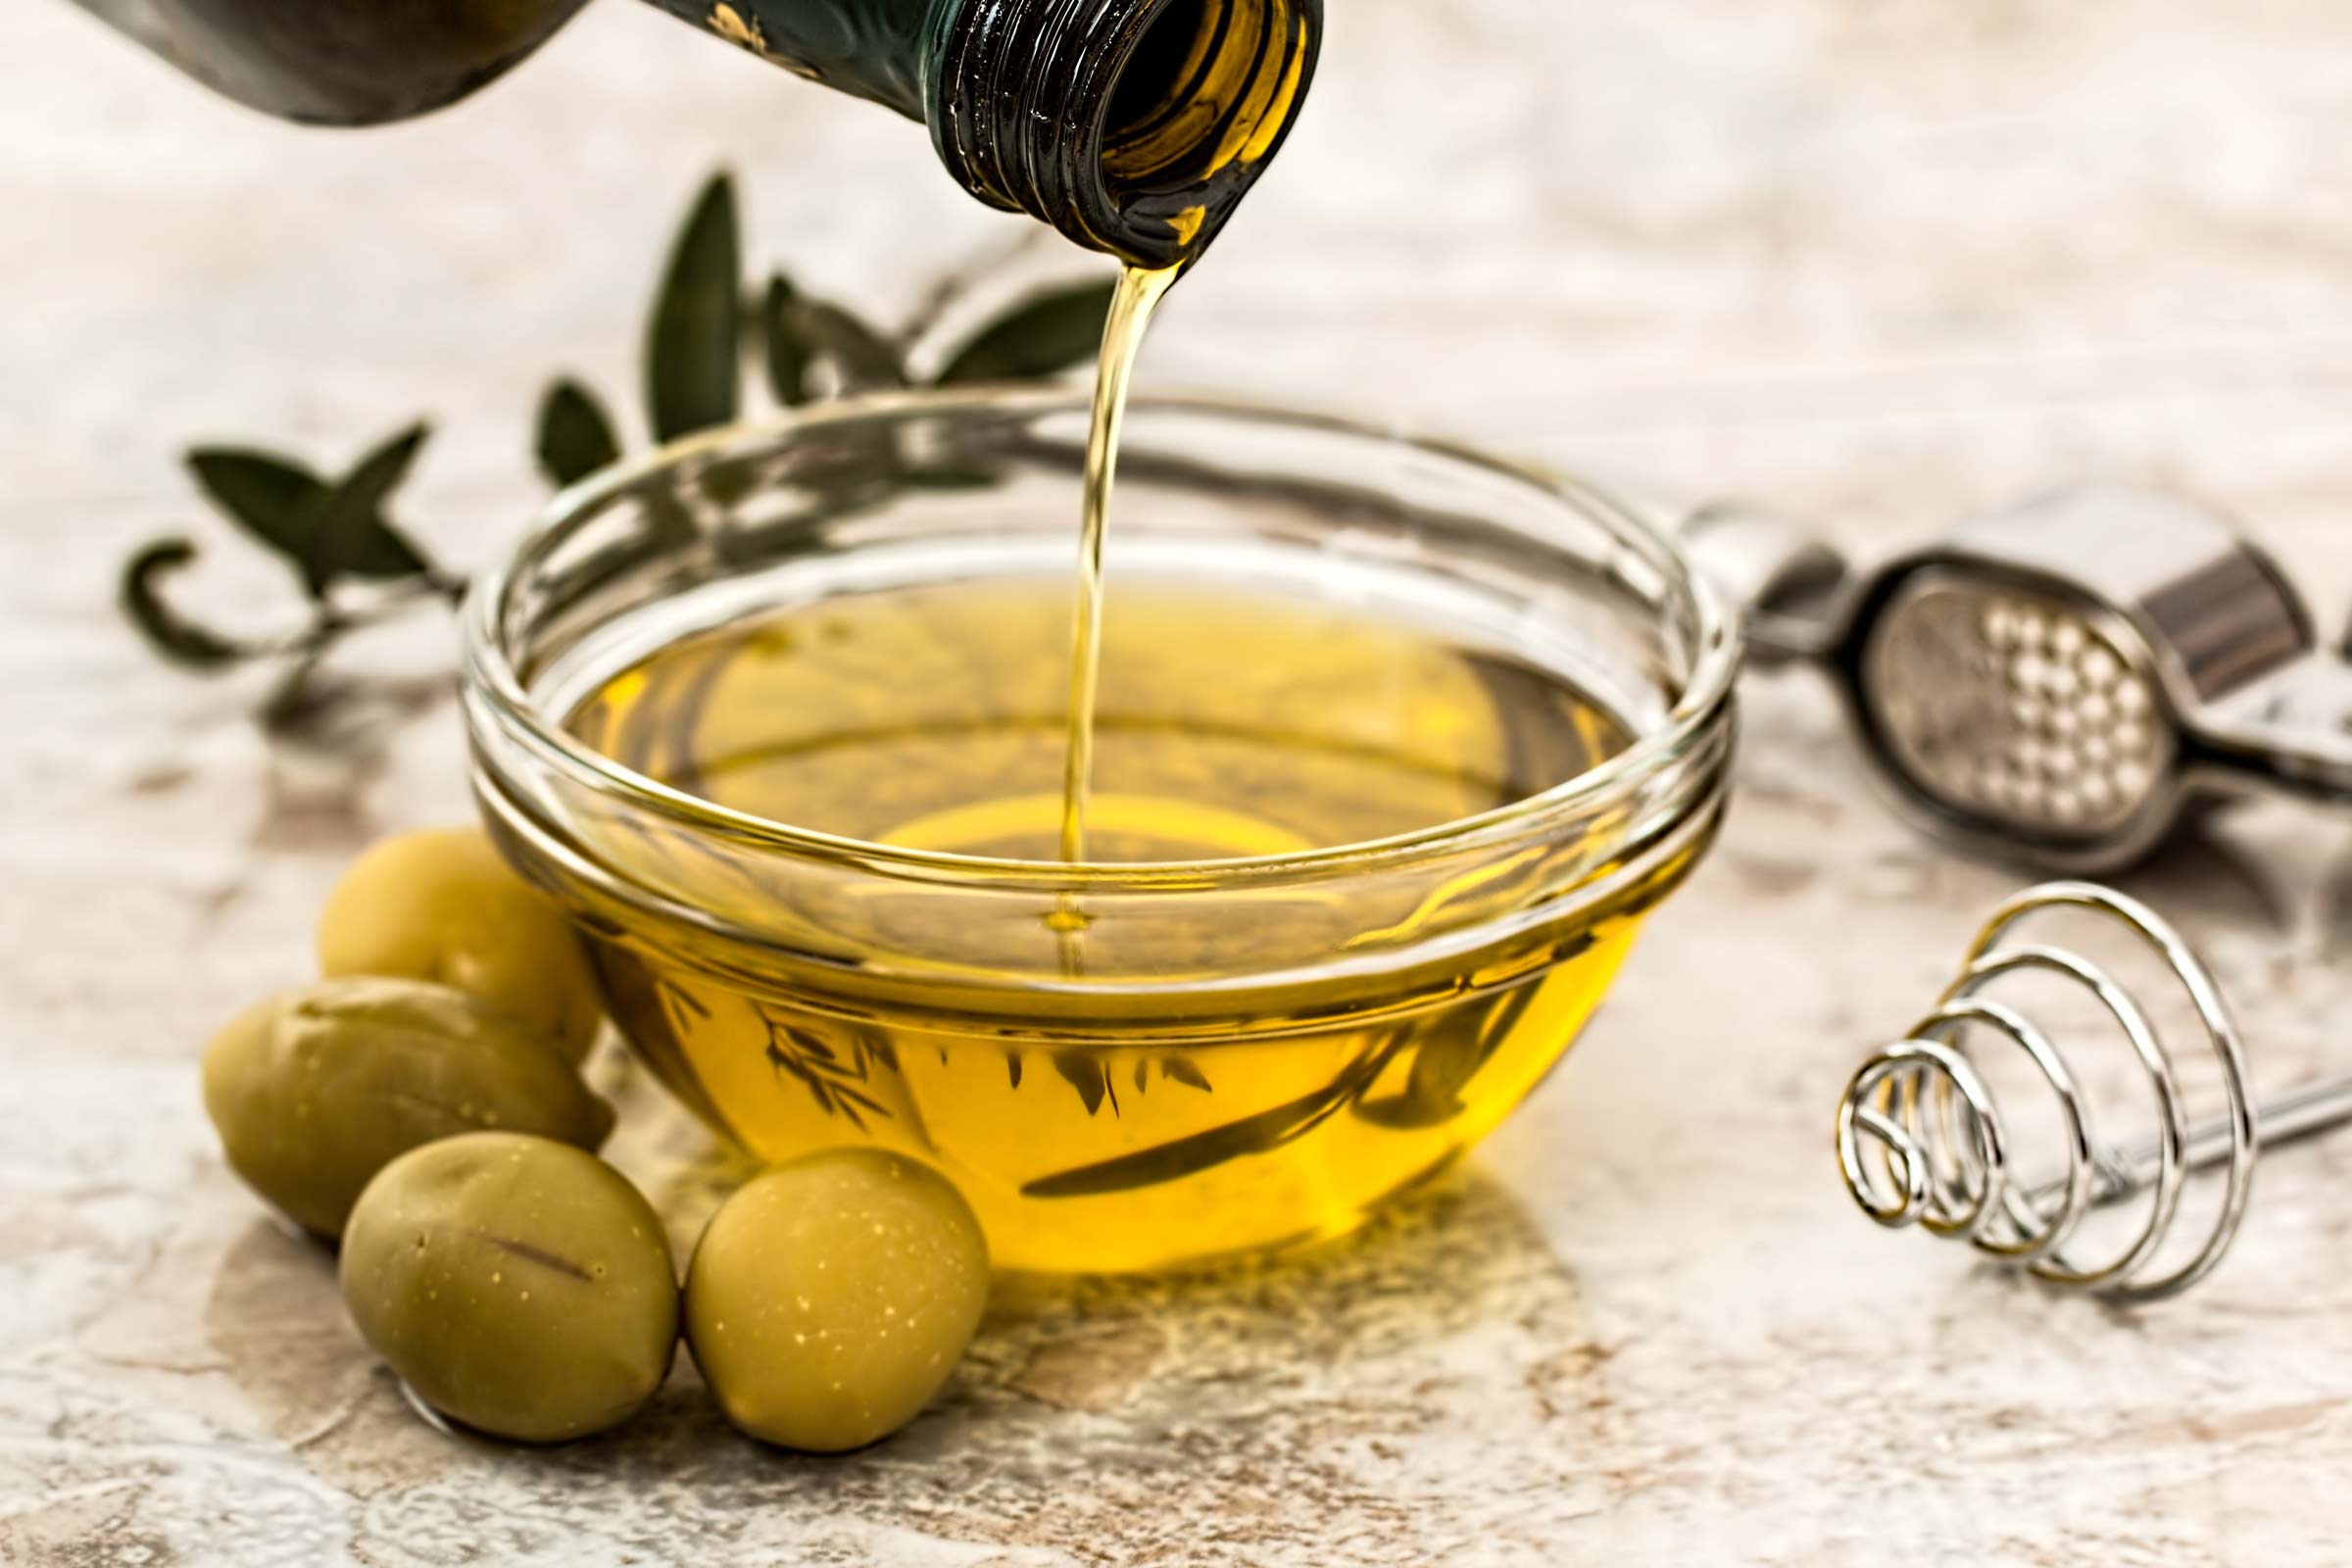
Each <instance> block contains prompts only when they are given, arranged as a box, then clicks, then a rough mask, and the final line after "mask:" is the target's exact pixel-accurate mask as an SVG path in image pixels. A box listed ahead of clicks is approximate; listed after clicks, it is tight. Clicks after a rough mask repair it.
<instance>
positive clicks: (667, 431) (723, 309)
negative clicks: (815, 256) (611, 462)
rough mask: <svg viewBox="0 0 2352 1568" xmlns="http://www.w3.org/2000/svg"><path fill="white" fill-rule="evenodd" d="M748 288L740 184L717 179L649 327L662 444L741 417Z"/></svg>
mask: <svg viewBox="0 0 2352 1568" xmlns="http://www.w3.org/2000/svg"><path fill="white" fill-rule="evenodd" d="M742 280H743V260H742V245H741V240H740V235H739V231H738V228H737V224H736V220H735V182H734V180H733V179H731V178H730V177H729V176H728V175H726V174H724V173H718V174H713V175H712V176H711V181H710V183H708V184H706V185H705V186H704V187H703V190H702V194H701V195H700V196H698V197H696V198H695V203H694V208H693V210H692V211H691V212H689V213H688V214H687V217H686V225H685V227H684V228H682V229H680V230H679V231H678V237H677V242H676V243H675V245H674V246H672V248H671V250H670V253H669V265H668V267H667V269H666V270H664V271H663V273H662V288H661V292H660V293H659V294H658V295H656V297H655V301H654V314H653V319H652V320H651V321H649V322H648V323H647V326H646V341H645V376H646V385H645V394H646V409H647V412H648V414H649V416H650V417H651V418H652V421H653V426H654V435H655V437H656V438H657V439H659V440H662V441H671V440H675V439H676V438H677V437H679V436H682V435H687V434H690V433H692V432H693V431H696V430H707V429H709V428H710V427H711V426H712V425H717V424H725V423H726V422H728V421H729V420H730V419H733V418H734V417H735V411H736V407H737V403H738V400H739V398H740V396H741V393H742V374H741V362H740V360H739V358H738V356H739V352H740V343H741V339H742V311H743V297H742V295H743V281H742Z"/></svg>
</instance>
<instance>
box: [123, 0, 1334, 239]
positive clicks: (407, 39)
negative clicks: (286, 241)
mask: <svg viewBox="0 0 2352 1568" xmlns="http://www.w3.org/2000/svg"><path fill="white" fill-rule="evenodd" d="M80 3H81V4H82V5H84V6H85V7H87V8H88V9H90V10H91V11H94V12H95V13H97V14H98V15H99V16H100V17H103V18H105V19H106V20H107V21H109V22H112V23H113V24H115V25H117V26H119V27H121V28H122V29H123V31H125V32H128V33H130V34H131V35H132V36H133V37H136V38H138V39H140V40H141V41H142V42H144V43H146V44H147V45H149V46H150V47H151V48H153V49H154V50H155V51H156V52H157V53H158V54H161V55H162V56H163V57H164V58H166V59H167V60H170V61H172V63H173V64H174V65H177V66H178V67H180V68H181V69H182V70H184V71H186V72H187V73H189V74H191V75H193V76H195V77H197V78H198V79H200V80H202V81H205V82H207V83H209V84H211V85H212V86H214V87H216V88H218V89H219V90H221V92H224V93H226V94H228V95H229V96H231V97H234V98H237V99H239V100H241V101H243V102H245V103H247V104H250V105H252V106H254V107H256V108H258V109H262V110H265V111H267V112H269V113H270V114H274V115H279V116H282V117H284V118H286V119H289V120H297V121H305V122H310V123H321V124H343V125H350V124H367V123H375V122H380V121H388V120H398V119H402V118H404V117H407V116H411V115H417V114H422V113H424V112H425V111H427V110H430V109H435V108H438V107H440V106H442V105H444V104H447V103H450V102H452V101H454V100H456V99H459V98H462V97H464V96H465V95H466V94H467V93H469V92H471V91H472V90H473V89H475V88H476V87H479V86H481V85H482V84H483V83H485V82H487V81H489V80H490V79H491V78H493V77H495V76H497V75H498V74H500V73H502V72H504V71H506V70H507V69H508V68H509V67H511V66H513V65H514V64H515V63H516V62H517V61H519V60H521V59H522V58H523V57H524V56H526V55H528V54H529V53H531V51H532V50H534V49H536V48H537V47H538V46H539V45H540V44H542V43H544V42H545V41H546V40H547V38H548V36H549V35H550V34H551V33H553V32H554V31H555V30H556V28H558V27H560V26H562V25H564V23H565V22H566V21H568V20H569V19H570V18H571V16H572V14H573V13H574V12H576V11H577V10H578V9H579V7H580V5H581V4H582V0H80ZM651 3H653V4H656V5H658V6H660V7H661V8H662V10H664V11H667V12H669V13H671V14H672V15H674V16H677V17H679V18H681V19H683V20H685V21H687V22H689V23H692V24H693V25H696V26H699V27H701V28H703V29H705V30H706V31H708V32H711V33H713V34H715V35H717V36H718V37H720V38H724V39H726V40H728V41H729V42H732V43H734V44H736V45H738V46H740V47H742V48H744V49H747V50H749V51H751V52H752V53H754V54H756V55H758V56H760V58H761V59H763V60H766V61H768V62H770V63H772V64H774V65H777V66H780V67H783V68H784V69H786V70H788V71H792V72H795V73H798V74H801V75H803V76H807V77H809V78H810V79H812V80H815V81H820V82H823V83H824V84H826V85H828V86H831V87H835V88H837V89H839V90H841V91H843V92H847V93H853V94H856V95H857V96H858V97H861V98H868V99H871V100H873V101H874V102H875V103H878V104H881V105H884V106H885V107H887V108H890V109H894V110H897V111H898V112H899V113H900V114H903V115H906V116H907V117H909V118H911V119H915V120H919V121H922V122H923V123H926V124H927V125H928V126H929V127H930V130H931V139H932V143H933V145H934V146H935V147H936V148H937V149H938V152H939V156H940V159H941V161H942V162H943V163H945V164H946V166H947V169H948V172H949V173H950V174H951V175H952V176H953V177H954V178H955V179H956V182H957V183H958V184H960V185H962V186H963V187H964V189H966V190H968V191H970V192H971V193H972V194H973V195H975V196H977V197H979V198H980V199H981V200H983V201H985V202H988V203H990V204H991V205H993V206H997V207H1003V208H1007V209H1011V210H1015V211H1019V212H1024V213H1027V214H1029V215H1030V216H1031V217H1033V218H1036V219H1038V220H1040V221H1044V222H1047V223H1051V224H1052V225H1054V227H1055V228H1057V229H1059V230H1060V231H1061V232H1062V233H1063V234H1065V235H1067V236H1069V238H1071V239H1072V240H1074V241H1076V242H1077V243H1078V244H1080V245H1083V246H1086V247H1087V248H1088V249H1090V250H1098V251H1103V252H1106V253H1108V254H1110V255H1112V256H1116V257H1119V258H1121V259H1123V260H1125V261H1128V262H1131V263H1135V264H1138V265H1141V266H1145V267H1150V268H1163V267H1167V266H1171V265H1173V264H1175V263H1177V262H1179V261H1182V260H1184V259H1187V258H1189V257H1192V256H1197V255H1198V254H1199V253H1200V252H1201V249H1202V248H1203V247H1205V246H1206V245H1207V243H1208V242H1209V240H1210V239H1211V238H1212V237H1213V236H1214V235H1215V233H1216V231H1217V229H1218V228H1219V227H1220V226H1221V225H1222V224H1223V223H1224V221H1225V220H1226V219H1227V218H1228V217H1229V216H1231V214H1232V212H1233V209H1234V207H1235V205H1236V204H1237V203H1239V202H1240V200H1241V198H1242V195H1243V193H1244V192H1245V191H1247V190H1248V189H1249V187H1250V184H1251V183H1252V182H1254V181H1255V179H1256V178H1257V176H1258V174H1259V173H1260V172H1262V171H1263V170H1264V168H1265V166H1266V162H1267V160H1269V159H1270V158H1271V157H1272V156H1273V154H1274V151H1275V149H1276V148H1277V147H1278V146H1280V145H1281V142H1282V139H1283V136H1284V135H1285V134H1286V133H1287V132H1288V130H1289V129H1290V126H1291V123H1292V121H1293V120H1294V118H1295V117H1296V116H1297V114H1298V111H1299V105H1300V103H1301V102H1302V101H1303V100H1304V97H1305V94H1306V89H1307V83H1308V80H1309V78H1310V77H1311V75H1312V74H1313V70H1314V62H1315V55H1316V51H1317V47H1318V45H1319V42H1320V37H1321V31H1322V0H651Z"/></svg>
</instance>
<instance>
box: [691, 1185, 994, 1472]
mask: <svg viewBox="0 0 2352 1568" xmlns="http://www.w3.org/2000/svg"><path fill="white" fill-rule="evenodd" d="M988 1284H989V1264H988V1247H987V1244H986V1243H985V1242H984V1241H983V1240H982V1238H981V1234H980V1223H979V1221H978V1220H976V1219H974V1218H973V1217H972V1210H971V1207H970V1205H968V1204H967V1203H965V1202H964V1201H963V1198H962V1196H961V1195H960V1194H958V1193H957V1192H956V1189H955V1187H954V1186H953V1185H951V1184H950V1183H949V1182H948V1180H947V1179H946V1178H945V1177H943V1176H941V1175H940V1174H939V1173H938V1172H936V1171H934V1170H932V1169H931V1168H930V1167H929V1166H926V1165H923V1164H920V1163H918V1162H916V1161H914V1160H911V1159H907V1158H905V1157H903V1156H901V1155H898V1154H893V1153H888V1152H883V1151H881V1150H876V1149H835V1150H827V1151H825V1152H821V1153H815V1154H809V1155H807V1156H805V1157H803V1158H801V1159H798V1160H795V1161H793V1162H792V1163H791V1164H789V1165H784V1166H781V1167H779V1168H778V1169H776V1170H772V1171H770V1172H768V1173H767V1174H765V1175H763V1176H760V1177H758V1178H756V1179H754V1180H753V1181H751V1182H750V1183H748V1184H746V1185H745V1186H744V1187H743V1188H742V1189H741V1190H739V1191H738V1192H736V1193H735V1194H734V1195H733V1196H732V1197H730V1198H729V1199H728V1200H727V1201H726V1202H725V1203H724V1204H722V1205H721V1206H720V1208H719V1210H718V1212H717V1213H716V1214H715V1215H713V1216H712V1217H711V1223H710V1225H709V1226H708V1227H707V1228H706V1229H705V1230H704V1232H703V1238H702V1241H701V1242H700V1243H699V1244H698V1245H697V1246H696V1248H695V1250H694V1260H693V1262H692V1263H691V1264H689V1265H688V1268H687V1273H686V1335H687V1345H688V1347H689V1348H691V1349H692V1350H693V1352H694V1359H695V1364H696V1365H697V1366H699V1367H701V1368H702V1372H703V1378H704V1380H705V1381H706V1382H708V1383H709V1384H710V1385H711V1392H712V1393H713V1394H714V1395H715V1396H716V1397H717V1398H718V1402H719V1407H720V1408H721V1409H723V1410H724V1411H725V1412H726V1415H727V1419H728V1420H730V1421H732V1422H734V1423H735V1425H736V1426H738V1427H740V1428H741V1429H742V1430H743V1431H745V1432H747V1433H749V1434H750V1435H752V1436H753V1437H755V1438H760V1439H761V1440H763V1441H765V1442H768V1443H774V1444H780V1445H782V1446H786V1447H790V1448H801V1449H806V1450H809V1451H811V1452H817V1453H838V1452H842V1451H845V1450H847V1449H850V1448H858V1447H863V1446H865V1445H867V1444H869V1443H874V1442H877V1441H879V1440H880V1439H883V1438H886V1437H888V1436H889V1435H890V1434H891V1433H893V1432H896V1431H897V1430H898V1429H899V1428H901V1427H903V1426H905V1425H906V1424H907V1422H909V1421H911V1420H913V1419H914V1418H915V1416H916V1415H917V1414H919V1413H920V1412H921V1410H922V1408H923V1406H924V1405H926V1404H928V1403H930V1402H931V1397H932V1396H934V1395H936V1394H937V1393H938V1392H939V1390H940V1388H941V1386H942V1385H943V1384H945V1383H946V1382H947V1380H948V1375H949V1374H950V1373H951V1372H953V1371H955V1369H956V1361H957V1360H958V1359H960V1358H961V1356H962V1355H963V1351H964V1348H965V1347H966V1346H967V1345H969V1344H970V1343H971V1339H972V1335H973V1333H974V1331H976V1330H977V1329H978V1328H979V1326H980V1314H981V1312H982V1310H983V1308H985V1307H986V1306H987V1304H988Z"/></svg>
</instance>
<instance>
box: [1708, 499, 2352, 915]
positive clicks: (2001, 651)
mask: <svg viewBox="0 0 2352 1568" xmlns="http://www.w3.org/2000/svg"><path fill="white" fill-rule="evenodd" d="M1690 528H1691V536H1692V543H1693V548H1694V551H1695V552H1696V554H1697V555H1698V556H1699V558H1700V560H1701V561H1702V562H1704V563H1707V564H1711V565H1712V566H1714V567H1715V568H1716V571H1717V574H1718V576H1720V577H1722V578H1723V579H1724V580H1725V582H1726V585H1727V586H1729V587H1731V588H1733V589H1734V591H1735V592H1739V593H1740V594H1742V596H1743V597H1744V598H1745V599H1746V600H1747V602H1748V603H1749V605H1750V607H1751V609H1750V617H1751V626H1750V636H1749V652H1750V657H1751V658H1753V659H1755V660H1756V661H1757V662H1767V663H1769V662H1774V661H1775V660H1776V659H1789V658H1804V659H1810V660H1814V661H1816V662H1821V663H1822V664H1824V665H1826V666H1827V667H1829V668H1830V669H1831V670H1832V671H1833V672H1834V673H1835V674H1837V675H1838V677H1839V684H1840V685H1841V687H1842V688H1843V690H1844V692H1845V695H1846V698H1847V701H1848V707H1849V708H1850V710H1851V711H1852V714H1853V717H1854V719H1855V722H1856V725H1857V728H1858V729H1859V731H1860V733H1861V737H1862V740H1863V743H1864V745H1865V747H1866V748H1867V750H1868V751H1869V753H1870V755H1871V758H1872V760H1873V761H1874V762H1875V763H1876V764H1877V768H1878V771H1879V773H1880V774H1881V775H1882V776H1883V777H1884V778H1885V780H1886V781H1887V784H1888V785H1889V786H1890V788H1891V791H1892V793H1893V795H1894V797H1895V799H1896V801H1897V802H1898V804H1899V805H1900V806H1901V807H1902V808H1903V809H1905V810H1906V811H1907V812H1908V814H1910V815H1911V816H1913V817H1914V818H1915V819H1917V820H1919V821H1921V822H1922V823H1923V824H1925V825H1926V826H1928V827H1930V828H1931V829H1933V830H1934V831H1936V833H1938V834H1939V835H1940V836H1942V837H1944V838H1946V839H1948V840H1952V841H1954V842H1956V843H1959V844H1960V845H1961V846H1962V847H1964V848H1967V849H1971V850H1974V851H1977V852H1980V853H1986V854H1993V855H1999V856H2003V857H2007V858H2022V859H2026V860H2030V861H2033V862H2034V863H2036V864H2041V865H2048V866H2057V867H2063V868H2067V869H2073V870H2097V869H2106V868H2110V867H2114V866H2117V865H2121V864H2124V863H2128V862H2129V861H2131V860H2133V859H2135V858H2139V857H2140V856H2141V855H2143V854H2145V853H2146V852H2147V851H2148V850H2149V849H2150V848H2152V847H2153V846H2154V845H2155V844H2156V843H2157V842H2158V841H2159V840H2160V839H2161V838H2162V837H2163V835H2164V833H2165V831H2166V830H2167V829H2168V828H2169V827H2170V826H2171V825H2172V824H2173V822H2174V821H2175V820H2177V819H2178V817H2179V815H2180V811H2181V810H2182V809H2183V808H2184V807H2187V806H2190V805H2193V804H2197V803H2202V802H2211V801H2217V800H2220V799H2224V798H2227V797H2228V796H2229V795H2231V794H2235V793H2243V792H2244V791H2245V790H2247V789H2249V788H2253V787H2256V786H2260V785H2272V786H2279V787H2287V788H2296V789H2301V790H2304V791H2309V792H2316V793H2324V794H2332V795H2352V728H2348V727H2347V723H2346V717H2347V715H2348V714H2352V671H2348V670H2347V667H2346V665H2345V664H2344V663H2343V662H2341V661H2340V660H2338V659H2337V658H2336V657H2335V656H2334V655H2333V654H2331V653H2329V652H2327V651H2324V650H2322V649H2320V648H2319V646H2318V643H2317V639H2316V637H2315V636H2314V633H2313V628H2312V620H2311V616H2310V613H2309V612H2308V611H2307V610H2306V609H2305V607H2304V605H2303V602H2302V600H2301V598H2300V597H2299V596H2298V595H2297V594H2296V593H2295V591H2294V589H2293V587H2292V586H2291V585H2290V584H2289V583H2288V582H2287V580H2286V578H2285V577H2284V575H2283V574H2282V573H2281V572H2280V571H2279V570H2278V567H2277V565H2276V564H2274V563H2273V562H2272V561H2271V559H2270V558H2269V557H2268V556H2267V555H2265V554H2264V553H2263V552H2262V551H2261V550H2259V549H2258V548H2256V547H2255V546H2254V545H2253V544H2251V543H2250V542H2249V541H2247V540H2246V539H2245V537H2244V536H2243V535H2242V534H2241V533H2240V532H2239V531H2238V530H2237V529H2236V528H2235V527H2233V526H2232V525H2231V524H2230V523H2229V521H2228V520H2227V519H2225V518H2224V517H2222V516H2221V515H2219V514H2217V513H2214V512H2212V511H2210V510H2208V509H2206V508H2203V507H2201V506H2198V505H2196V504H2194V503H2191V502H2187V501H2184V500H2181V499H2180V498H2177V497H2173V496H2167V495H2161V494H2154V493H2150V492H2145V491H2138V490H2128V489H2083V490H2070V491H2066V492H2063V493H2060V494H2056V495H2052V496H2048V497H2045V498H2043V499H2041V500H2037V501H2034V502H2031V503H2029V504H2027V505H2025V506H2023V507H2020V508H2017V509H2016V510H2014V511H2011V512H2007V513H2003V514H2001V515H1997V516H1993V517H1989V518H1985V519H1981V520H1978V521H1975V522H1970V523H1967V524H1964V525H1963V526H1961V527H1959V528H1957V529H1955V530H1954V531H1953V532H1952V533H1951V534H1949V535H1948V536H1946V537H1945V538H1944V539H1942V540H1940V541H1937V542H1936V543H1935V544H1933V545H1930V546H1927V547H1926V548H1923V549H1920V550H1916V551H1913V552H1910V553H1908V554H1905V555H1903V556H1900V557H1897V558H1895V559H1894V560H1892V561H1889V562H1887V564H1884V565H1882V566H1880V567H1879V568H1878V569H1877V570H1876V571H1874V572H1872V573H1870V574H1868V575H1867V576H1862V577H1857V576H1855V575H1854V574H1852V573H1850V572H1848V571H1846V570H1845V568H1844V565H1843V564H1842V563H1841V562H1839V561H1838V560H1837V558H1836V557H1835V556H1834V555H1832V554H1831V553H1829V552H1828V551H1827V550H1826V549H1825V548H1824V547H1822V546H1821V545H1820V544H1819V543H1818V542H1817V541H1814V540H1812V539H1810V538H1809V537H1807V536H1805V535H1804V534H1803V533H1802V532H1801V531H1800V530H1797V529H1796V528H1794V527H1793V526H1791V525H1789V524H1788V523H1785V522H1781V521H1779V520H1778V519H1773V518H1769V517H1763V516H1760V515H1757V514H1754V513H1750V512H1745V511H1742V510H1740V509H1732V508H1715V509H1710V510H1708V511H1707V512H1703V513H1701V514H1699V515H1697V516H1696V517H1694V518H1693V519H1692V520H1691V524H1690Z"/></svg>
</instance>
